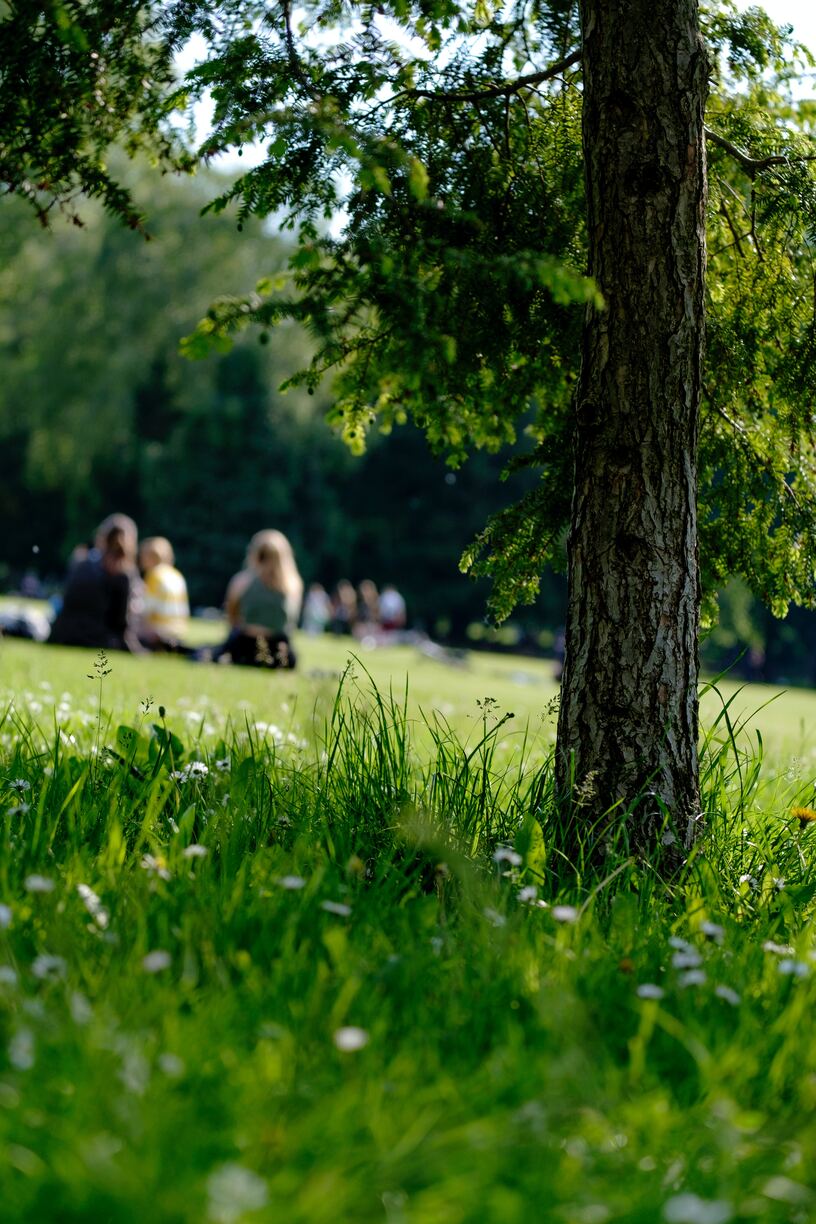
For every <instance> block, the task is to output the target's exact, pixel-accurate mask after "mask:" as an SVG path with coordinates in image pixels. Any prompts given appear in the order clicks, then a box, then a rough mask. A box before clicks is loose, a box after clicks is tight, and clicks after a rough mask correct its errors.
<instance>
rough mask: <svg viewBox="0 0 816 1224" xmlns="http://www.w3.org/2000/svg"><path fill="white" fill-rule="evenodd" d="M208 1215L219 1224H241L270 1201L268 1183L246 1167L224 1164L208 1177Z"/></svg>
mask: <svg viewBox="0 0 816 1224" xmlns="http://www.w3.org/2000/svg"><path fill="white" fill-rule="evenodd" d="M207 1195H208V1206H207V1215H208V1217H209V1218H210V1219H211V1220H214V1221H215V1222H216V1224H237V1221H238V1220H241V1219H243V1217H244V1216H246V1215H248V1214H249V1212H251V1211H260V1210H261V1208H263V1207H265V1206H266V1204H267V1200H268V1191H267V1188H266V1182H265V1181H264V1180H263V1178H262V1177H259V1176H258V1174H257V1173H253V1172H252V1170H251V1169H245V1168H244V1167H243V1165H238V1164H224V1165H221V1167H220V1168H218V1169H216V1170H215V1172H214V1173H211V1174H210V1176H209V1177H208V1178H207Z"/></svg>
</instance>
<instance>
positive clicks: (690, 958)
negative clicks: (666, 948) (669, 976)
mask: <svg viewBox="0 0 816 1224" xmlns="http://www.w3.org/2000/svg"><path fill="white" fill-rule="evenodd" d="M671 963H672V968H673V969H696V968H697V966H698V965H701V964H702V963H703V959H702V957H701V956H700V953H699V952H697V951H696V950H695V949H694V948H689V949H688V951H686V952H675V954H674V956H673V957H672V961H671Z"/></svg>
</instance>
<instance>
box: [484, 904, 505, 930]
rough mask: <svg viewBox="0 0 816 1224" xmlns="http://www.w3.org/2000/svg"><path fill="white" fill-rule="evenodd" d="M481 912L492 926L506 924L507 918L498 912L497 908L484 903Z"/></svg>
mask: <svg viewBox="0 0 816 1224" xmlns="http://www.w3.org/2000/svg"><path fill="white" fill-rule="evenodd" d="M482 913H483V914H484V916H485V918H486V919H487V921H488V922H489V923H490V924H491V925H492V926H494V927H503V926H505V925H506V924H507V919H506V918H505V916H504V914H500V913H499V911H498V910H495V909H493V908H492V906H490V905H486V906H485V907H484V909H483V910H482Z"/></svg>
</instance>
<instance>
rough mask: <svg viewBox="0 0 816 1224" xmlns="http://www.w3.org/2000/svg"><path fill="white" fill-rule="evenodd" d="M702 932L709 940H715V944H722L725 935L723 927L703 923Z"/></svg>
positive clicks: (715, 923) (717, 924)
mask: <svg viewBox="0 0 816 1224" xmlns="http://www.w3.org/2000/svg"><path fill="white" fill-rule="evenodd" d="M700 930H701V931H702V932H703V934H704V935H705V936H706V937H707V938H708V939H713V940H714V943H718V944H721V943H722V941H723V936H724V935H725V928H724V927H721V926H720V925H719V923H717V922H701V923H700Z"/></svg>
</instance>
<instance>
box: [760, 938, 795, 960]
mask: <svg viewBox="0 0 816 1224" xmlns="http://www.w3.org/2000/svg"><path fill="white" fill-rule="evenodd" d="M762 951H763V952H773V954H774V956H793V948H791V947H790V946H789V945H788V944H778V943H774V941H773V940H772V939H766V940H765V942H764V944H763V945H762Z"/></svg>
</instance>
